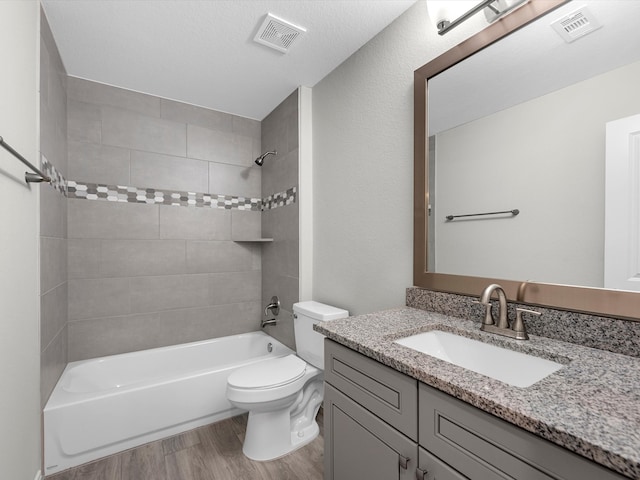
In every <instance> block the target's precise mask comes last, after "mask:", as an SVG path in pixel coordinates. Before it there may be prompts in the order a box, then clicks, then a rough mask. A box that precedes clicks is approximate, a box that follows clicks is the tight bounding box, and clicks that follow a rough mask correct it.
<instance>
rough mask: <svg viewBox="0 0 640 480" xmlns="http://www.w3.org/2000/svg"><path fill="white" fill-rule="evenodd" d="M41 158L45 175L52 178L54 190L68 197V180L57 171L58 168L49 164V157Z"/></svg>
mask: <svg viewBox="0 0 640 480" xmlns="http://www.w3.org/2000/svg"><path fill="white" fill-rule="evenodd" d="M41 157H42V172H43V173H44V174H45V175H48V176H49V178H51V183H50V185H51V186H52V187H53V189H54V190H57V191H58V192H60V193H62V194H63V195H65V196H66V195H67V179H66V178H64V177H63V176H62V174H61V173H60V172H58V170H56V167H54V166H53V164H52V163H51V162H49V160H47V157H45V156H44V155H41Z"/></svg>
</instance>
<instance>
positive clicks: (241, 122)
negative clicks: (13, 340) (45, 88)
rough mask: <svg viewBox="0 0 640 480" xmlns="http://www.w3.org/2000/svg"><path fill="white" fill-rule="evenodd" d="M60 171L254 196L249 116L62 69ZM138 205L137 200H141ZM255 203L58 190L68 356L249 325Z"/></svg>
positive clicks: (256, 145) (254, 280) (254, 324)
mask: <svg viewBox="0 0 640 480" xmlns="http://www.w3.org/2000/svg"><path fill="white" fill-rule="evenodd" d="M67 96H68V103H67V111H68V150H69V154H68V171H67V175H66V176H67V179H68V180H73V181H76V182H86V183H94V184H102V185H110V186H114V187H115V186H131V187H137V188H138V190H142V191H144V190H145V189H154V190H156V191H157V190H159V189H160V190H164V191H165V192H166V191H178V192H200V193H211V194H223V195H235V196H242V197H256V198H261V195H262V190H261V173H262V172H261V170H260V168H259V167H257V166H255V165H254V163H253V160H254V159H255V158H256V157H257V156H258V155H259V153H260V150H261V148H260V147H261V145H260V143H261V139H260V134H261V127H260V122H259V121H255V120H249V119H245V118H242V117H237V116H234V115H229V114H225V113H221V112H216V111H212V110H208V109H204V108H199V107H195V106H191V105H187V104H183V103H178V102H174V101H170V100H165V99H161V98H158V97H153V96H150V95H144V94H140V93H136V92H132V91H129V90H124V89H120V88H115V87H110V86H106V85H102V84H98V83H94V82H89V81H86V80H81V79H77V78H73V77H70V78H68V90H67ZM141 201H142V202H144V199H143V200H141ZM260 215H261V214H260V212H259V211H255V210H254V211H251V210H240V209H238V208H232V209H220V208H211V207H201V206H188V207H185V206H170V205H162V204H158V203H154V204H145V203H124V202H111V201H104V200H86V199H80V198H69V200H68V237H69V239H68V277H69V282H68V284H69V303H68V310H69V312H68V314H69V323H68V330H69V333H68V339H69V340H68V341H69V345H68V352H69V361H74V360H79V359H84V358H89V357H96V356H101V355H110V354H115V353H122V352H128V351H134V350H140V349H145V348H152V347H158V346H163V345H169V344H176V343H182V342H189V341H195V340H201V339H206V338H212V337H220V336H225V335H231V334H235V333H241V332H247V331H252V330H257V329H259V322H260V317H261V313H262V301H261V282H262V276H261V256H262V254H261V246H260V245H259V244H255V243H251V242H235V241H233V239H242V238H245V239H246V238H257V237H259V236H260Z"/></svg>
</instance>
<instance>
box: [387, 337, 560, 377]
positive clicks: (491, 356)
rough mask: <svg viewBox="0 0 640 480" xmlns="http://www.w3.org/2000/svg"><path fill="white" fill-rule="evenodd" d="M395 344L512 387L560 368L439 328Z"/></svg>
mask: <svg viewBox="0 0 640 480" xmlns="http://www.w3.org/2000/svg"><path fill="white" fill-rule="evenodd" d="M395 343H398V344H400V345H404V346H405V347H409V348H411V349H413V350H417V351H419V352H422V353H426V354H427V355H431V356H432V357H436V358H439V359H440V360H444V361H445V362H449V363H453V364H454V365H458V366H459V367H463V368H466V369H467V370H471V371H473V372H476V373H480V374H482V375H486V376H487V377H491V378H494V379H496V380H500V381H501V382H504V383H508V384H509V385H513V386H514V387H522V388H524V387H529V386H531V385H533V384H534V383H536V382H538V381H540V380H542V379H543V378H545V377H547V376H549V375H551V374H552V373H554V372H557V371H558V370H560V369H561V368H562V367H563V365H562V364H561V363H557V362H553V361H551V360H546V359H544V358H540V357H535V356H533V355H527V354H525V353H520V352H515V351H513V350H508V349H506V348H501V347H496V346H495V345H490V344H488V343H484V342H480V341H478V340H472V339H470V338H466V337H462V336H460V335H455V334H453V333H449V332H442V331H440V330H432V331H430V332H426V333H419V334H417V335H412V336H410V337H405V338H401V339H399V340H396V341H395Z"/></svg>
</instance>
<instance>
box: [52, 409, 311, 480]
mask: <svg viewBox="0 0 640 480" xmlns="http://www.w3.org/2000/svg"><path fill="white" fill-rule="evenodd" d="M317 420H318V424H319V425H320V435H319V436H318V438H316V439H315V440H314V441H313V442H311V443H310V444H308V445H306V446H304V447H302V448H300V449H298V450H296V451H295V452H293V453H291V454H289V455H286V456H284V457H282V458H280V459H277V460H273V461H270V462H254V461H252V460H249V459H248V458H247V457H245V456H244V455H243V454H242V441H243V439H244V432H245V428H246V424H247V415H241V416H239V417H234V418H229V419H227V420H223V421H221V422H218V423H214V424H212V425H208V426H206V427H201V428H197V429H195V430H190V431H188V432H185V433H182V434H180V435H176V436H173V437H170V438H166V439H164V440H158V441H156V442H153V443H148V444H146V445H142V446H140V447H138V448H134V449H132V450H127V451H125V452H122V453H119V454H117V455H112V456H110V457H106V458H103V459H101V460H97V461H95V462H93V463H88V464H85V465H81V466H79V467H76V468H72V469H70V470H66V471H64V472H61V473H58V474H56V475H50V476H47V478H46V480H238V479H251V480H254V479H255V480H301V479H302V480H322V472H323V454H324V446H323V439H322V437H323V429H322V423H323V422H322V410H320V414H318V418H317Z"/></svg>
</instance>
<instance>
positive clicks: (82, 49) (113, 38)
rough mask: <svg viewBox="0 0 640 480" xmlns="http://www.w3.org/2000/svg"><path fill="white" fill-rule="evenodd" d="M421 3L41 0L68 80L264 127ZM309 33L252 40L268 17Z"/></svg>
mask: <svg viewBox="0 0 640 480" xmlns="http://www.w3.org/2000/svg"><path fill="white" fill-rule="evenodd" d="M415 1H416V0H274V1H271V0H200V1H196V0H43V5H44V9H45V13H46V15H47V18H48V20H49V23H50V25H51V29H52V31H53V34H54V37H55V40H56V42H57V44H58V48H59V50H60V54H61V56H62V59H63V61H64V64H65V67H66V69H67V73H68V74H69V75H71V76H75V77H80V78H85V79H88V80H94V81H97V82H102V83H106V84H110V85H115V86H118V87H123V88H127V89H131V90H136V91H139V92H144V93H149V94H152V95H157V96H161V97H165V98H170V99H174V100H178V101H182V102H187V103H191V104H194V105H200V106H204V107H208V108H212V109H215V110H220V111H224V112H229V113H233V114H236V115H241V116H245V117H249V118H254V119H258V120H262V119H263V118H264V117H265V116H266V115H267V114H268V113H269V112H271V111H272V110H273V109H274V108H275V107H276V106H277V105H278V104H279V103H280V102H281V101H282V100H283V99H284V98H285V97H286V96H287V95H288V94H289V93H291V92H292V91H293V90H294V89H295V88H297V87H298V86H300V85H304V86H314V85H315V84H316V83H317V82H318V81H320V80H321V79H322V78H323V77H324V76H326V75H327V74H328V73H329V72H331V71H332V70H333V69H334V68H335V67H337V66H338V65H339V64H340V63H342V62H343V61H344V60H345V59H347V58H348V57H349V56H350V55H351V54H353V53H354V52H355V51H356V50H358V49H359V48H360V47H361V46H362V45H364V44H365V43H367V42H368V41H369V40H370V39H371V38H373V37H374V36H375V35H376V34H377V33H378V32H380V31H381V30H383V29H384V28H385V27H386V26H387V25H388V24H390V23H391V22H392V21H393V20H394V19H395V18H397V17H398V16H399V15H401V14H402V13H403V12H404V11H405V10H406V9H407V8H409V7H410V6H411V5H412V4H413V3H415ZM269 12H270V13H272V14H274V15H276V16H278V17H280V18H282V19H284V20H287V21H289V22H291V23H294V24H296V25H300V26H302V27H304V28H306V29H307V32H306V33H305V34H304V35H303V36H302V37H300V38H299V39H298V40H297V41H296V42H295V43H294V44H293V46H292V47H291V49H290V50H289V52H287V53H286V54H282V53H279V52H277V51H275V50H272V49H270V48H268V47H265V46H263V45H260V44H257V43H255V42H253V37H254V36H255V34H256V32H257V29H258V27H259V26H260V24H261V23H262V21H263V19H264V18H265V15H266V14H267V13H269Z"/></svg>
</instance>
